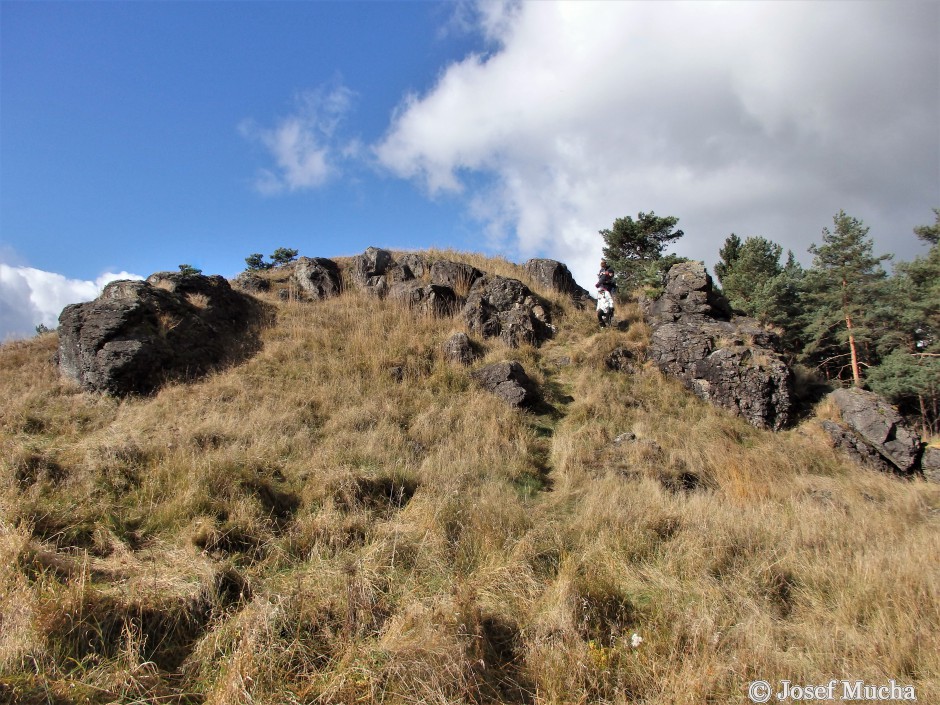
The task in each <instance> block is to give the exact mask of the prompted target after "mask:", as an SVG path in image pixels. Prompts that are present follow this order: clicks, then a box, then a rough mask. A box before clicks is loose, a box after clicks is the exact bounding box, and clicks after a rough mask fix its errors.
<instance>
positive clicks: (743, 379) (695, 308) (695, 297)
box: [645, 262, 793, 430]
mask: <svg viewBox="0 0 940 705" xmlns="http://www.w3.org/2000/svg"><path fill="white" fill-rule="evenodd" d="M645 309H646V316H647V321H648V322H649V324H650V327H651V330H652V333H651V336H650V346H649V350H648V353H647V354H648V356H649V359H651V360H653V362H655V363H656V365H657V366H658V367H659V368H660V369H661V370H662V371H663V372H665V373H666V374H669V375H672V376H674V377H676V378H678V379H680V380H681V381H682V382H683V383H684V384H685V385H686V386H687V387H688V388H689V389H691V390H692V391H693V392H694V393H695V394H696V395H698V396H699V397H701V398H702V399H705V400H707V401H709V402H711V403H713V404H717V405H718V406H722V407H724V408H726V409H729V410H731V411H733V412H735V413H737V414H738V415H740V416H742V417H743V418H745V419H746V420H747V421H748V422H749V423H751V424H752V425H754V426H757V427H758V428H770V429H774V430H779V429H781V428H783V427H785V426H786V425H787V424H788V423H789V422H790V420H791V413H792V407H793V373H792V371H791V370H790V368H789V367H788V366H787V364H786V363H785V362H784V361H783V359H782V358H781V356H780V355H779V352H778V350H779V340H778V337H777V336H776V335H775V334H774V333H772V332H770V331H768V330H765V329H764V328H763V327H762V326H761V325H760V324H759V323H758V322H757V321H756V320H754V319H751V318H746V317H739V316H732V314H731V309H730V307H729V306H728V303H727V301H726V300H725V299H724V298H723V297H721V296H720V295H719V294H717V293H716V292H715V291H714V289H713V287H712V281H711V277H710V276H709V275H708V273H707V272H706V271H705V267H704V266H703V265H702V264H701V263H699V262H684V263H682V264H677V265H675V266H674V267H672V269H670V270H669V274H668V276H667V280H666V287H665V292H664V293H663V295H662V296H661V297H660V298H658V299H656V300H655V301H652V302H647V303H646V304H645Z"/></svg>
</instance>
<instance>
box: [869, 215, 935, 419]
mask: <svg viewBox="0 0 940 705" xmlns="http://www.w3.org/2000/svg"><path fill="white" fill-rule="evenodd" d="M934 213H936V214H937V223H936V224H935V225H933V226H921V227H918V228H915V229H914V232H915V233H916V234H917V236H918V237H920V238H921V239H923V240H926V241H927V242H931V243H933V247H931V248H930V251H929V252H928V253H927V254H926V255H925V256H923V257H918V258H916V259H915V260H914V261H912V262H901V263H900V264H898V265H897V267H895V272H894V275H893V276H892V277H891V279H890V280H889V282H888V283H889V287H888V294H889V298H888V300H887V302H886V303H887V306H886V313H887V316H886V320H885V323H884V327H883V330H884V333H883V334H882V335H881V337H880V339H879V346H878V349H879V352H880V353H881V354H882V355H883V359H882V360H881V363H880V364H879V365H878V366H877V367H875V368H873V369H872V370H871V371H870V373H869V377H868V383H869V384H870V386H871V388H872V389H873V390H874V391H876V392H878V393H880V394H884V395H885V396H886V397H888V398H889V399H891V401H892V402H894V403H895V404H898V405H899V406H900V407H901V408H902V410H909V411H911V412H913V413H918V414H920V417H921V422H922V425H923V428H924V433H925V434H928V433H931V432H936V431H937V430H938V424H940V237H937V235H940V209H934Z"/></svg>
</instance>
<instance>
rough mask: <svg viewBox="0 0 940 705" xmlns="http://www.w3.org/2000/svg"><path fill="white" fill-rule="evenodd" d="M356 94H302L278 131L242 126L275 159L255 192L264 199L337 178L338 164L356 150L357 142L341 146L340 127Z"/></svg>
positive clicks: (247, 123)
mask: <svg viewBox="0 0 940 705" xmlns="http://www.w3.org/2000/svg"><path fill="white" fill-rule="evenodd" d="M354 97H355V94H354V93H353V92H352V91H351V90H349V89H348V88H346V87H345V86H342V85H337V86H333V87H332V88H329V89H327V88H319V89H316V90H309V91H305V92H303V93H301V94H300V95H299V96H298V97H297V98H296V100H295V103H296V104H295V108H294V110H293V111H292V113H291V114H290V115H287V116H286V117H283V118H281V119H280V120H278V121H277V123H276V124H275V126H274V127H261V126H259V125H258V124H257V123H255V122H254V121H252V120H247V121H245V122H243V123H242V124H241V125H240V126H239V130H240V132H241V133H242V135H243V136H244V137H246V138H248V139H250V140H252V141H255V142H258V143H259V144H261V145H262V146H263V147H264V148H265V150H266V151H267V153H268V156H270V157H271V158H272V159H273V160H274V166H273V168H270V169H262V170H260V171H259V173H258V176H257V178H256V179H255V188H256V189H257V190H258V191H259V192H260V193H262V194H264V195H268V196H271V195H277V194H281V193H285V192H293V191H299V190H303V189H315V188H318V187H320V186H322V185H323V184H325V183H326V182H327V181H329V179H330V178H332V177H333V176H335V175H336V173H337V172H338V169H339V163H340V161H341V160H342V159H347V158H349V157H350V155H351V154H355V153H356V152H357V151H358V147H357V143H356V142H355V141H347V142H346V143H342V144H341V143H339V140H338V128H339V126H340V125H341V123H342V122H343V120H344V118H345V117H346V115H347V114H348V113H349V111H350V109H351V108H352V103H353V98H354Z"/></svg>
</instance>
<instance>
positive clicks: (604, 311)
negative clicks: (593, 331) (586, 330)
mask: <svg viewBox="0 0 940 705" xmlns="http://www.w3.org/2000/svg"><path fill="white" fill-rule="evenodd" d="M613 320H614V297H613V296H611V295H610V292H609V291H607V289H604V288H603V287H601V285H600V284H598V285H597V322H598V323H600V325H601V328H607V327H608V326H610V324H611V323H612V322H613Z"/></svg>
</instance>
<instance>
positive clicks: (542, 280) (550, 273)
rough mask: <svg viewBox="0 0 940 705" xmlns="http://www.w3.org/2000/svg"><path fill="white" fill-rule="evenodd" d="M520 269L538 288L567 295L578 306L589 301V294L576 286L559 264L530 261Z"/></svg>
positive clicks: (569, 274)
mask: <svg viewBox="0 0 940 705" xmlns="http://www.w3.org/2000/svg"><path fill="white" fill-rule="evenodd" d="M522 268H523V269H524V270H525V271H526V272H527V273H528V275H529V276H530V277H532V279H533V280H534V281H535V282H536V283H537V284H538V285H539V286H541V287H542V288H544V289H550V290H552V291H557V292H559V293H561V294H568V295H569V296H570V297H571V299H572V301H574V302H575V304H577V305H579V306H584V305H586V303H587V302H588V301H590V300H591V294H590V293H589V292H588V291H587V290H586V289H583V288H582V287H580V286H579V285H578V283H577V282H576V281H575V280H574V277H573V276H571V271H570V270H569V269H568V267H567V266H566V265H564V264H562V263H561V262H558V261H556V260H553V259H530V260H529V261H528V262H526V263H525V264H523V265H522Z"/></svg>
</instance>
